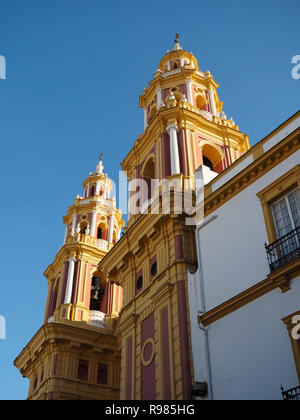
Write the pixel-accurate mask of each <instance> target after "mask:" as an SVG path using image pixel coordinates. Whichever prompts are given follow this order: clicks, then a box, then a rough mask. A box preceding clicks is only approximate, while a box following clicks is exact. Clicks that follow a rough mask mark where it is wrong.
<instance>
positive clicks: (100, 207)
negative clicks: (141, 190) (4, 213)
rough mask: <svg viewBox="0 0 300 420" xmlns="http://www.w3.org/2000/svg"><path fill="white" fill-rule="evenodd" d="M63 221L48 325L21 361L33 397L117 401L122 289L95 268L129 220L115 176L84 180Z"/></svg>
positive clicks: (51, 276) (50, 273) (50, 274)
mask: <svg viewBox="0 0 300 420" xmlns="http://www.w3.org/2000/svg"><path fill="white" fill-rule="evenodd" d="M83 187H84V197H79V196H77V198H76V199H75V202H74V204H73V205H72V206H71V207H70V208H69V209H68V212H67V215H66V216H64V218H63V221H64V223H65V226H66V233H65V239H64V245H63V246H62V248H61V249H60V250H59V252H58V254H57V255H56V257H55V259H54V262H53V263H52V264H51V265H50V266H49V267H48V268H47V270H46V272H45V276H46V277H47V279H48V286H49V291H48V298H47V304H46V310H45V318H44V324H43V326H42V327H41V329H40V330H39V331H38V332H37V334H36V335H35V336H34V337H33V339H32V340H31V341H30V342H29V344H28V345H27V346H26V347H25V348H24V350H23V351H22V352H21V354H20V355H19V356H18V358H17V359H16V361H15V365H16V367H17V368H18V369H19V370H20V371H21V373H22V375H23V376H24V377H27V378H29V379H30V388H29V393H28V399H34V400H36V399H118V398H119V385H120V354H119V350H118V344H117V338H116V336H115V334H114V331H113V328H114V324H115V323H116V318H117V316H118V312H119V310H120V308H121V306H122V299H123V294H122V288H121V287H119V286H117V285H115V284H112V283H111V282H110V281H108V280H107V278H106V277H105V276H104V275H103V274H100V273H99V272H98V271H97V265H98V263H99V261H100V260H101V259H102V258H103V257H104V256H105V255H106V254H107V253H108V252H109V250H110V249H111V248H112V247H113V245H114V244H115V243H116V242H117V241H118V240H119V238H120V232H121V228H122V227H123V221H122V218H121V213H120V211H119V210H118V209H117V208H116V202H115V199H113V198H110V192H111V188H112V184H111V181H110V180H109V178H108V177H107V175H106V174H104V173H103V164H102V159H101V157H100V161H99V164H98V166H97V170H96V172H94V173H91V174H90V175H89V177H88V178H87V179H86V180H85V182H84V184H83Z"/></svg>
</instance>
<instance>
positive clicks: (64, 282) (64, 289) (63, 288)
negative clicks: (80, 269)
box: [60, 261, 69, 305]
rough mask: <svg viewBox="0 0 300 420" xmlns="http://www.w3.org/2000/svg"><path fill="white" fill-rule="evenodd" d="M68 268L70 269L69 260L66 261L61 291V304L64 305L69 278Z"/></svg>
mask: <svg viewBox="0 0 300 420" xmlns="http://www.w3.org/2000/svg"><path fill="white" fill-rule="evenodd" d="M68 270H69V262H68V261H66V262H65V270H64V276H63V279H62V280H63V287H62V291H61V299H60V304H61V305H62V304H63V303H64V301H65V294H66V287H67V279H68Z"/></svg>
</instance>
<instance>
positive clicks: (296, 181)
mask: <svg viewBox="0 0 300 420" xmlns="http://www.w3.org/2000/svg"><path fill="white" fill-rule="evenodd" d="M297 189H300V165H299V164H298V165H296V166H294V167H293V168H292V169H290V170H289V171H288V172H286V173H285V174H284V175H282V176H281V177H280V178H278V179H276V180H275V181H274V182H273V183H271V184H270V185H268V186H267V187H266V188H264V189H263V190H262V191H260V192H258V193H257V197H258V198H259V200H260V202H261V206H262V211H263V215H264V220H265V225H266V230H267V235H268V240H269V243H270V244H271V243H273V242H275V241H277V240H278V239H279V238H278V235H277V227H276V223H275V220H274V217H273V210H272V206H273V204H276V203H277V202H278V201H280V200H281V199H282V198H283V197H285V196H287V195H289V194H290V193H292V192H293V191H295V190H297Z"/></svg>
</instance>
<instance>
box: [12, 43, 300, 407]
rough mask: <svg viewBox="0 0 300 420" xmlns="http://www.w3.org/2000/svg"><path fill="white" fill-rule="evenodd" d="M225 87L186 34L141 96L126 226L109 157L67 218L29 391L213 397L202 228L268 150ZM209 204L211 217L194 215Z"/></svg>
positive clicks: (54, 395)
mask: <svg viewBox="0 0 300 420" xmlns="http://www.w3.org/2000/svg"><path fill="white" fill-rule="evenodd" d="M217 90H218V83H217V82H216V81H215V80H214V78H213V76H212V75H211V73H210V72H202V71H201V70H200V69H199V66H198V62H197V59H196V58H195V57H194V55H193V54H192V53H189V52H187V51H185V50H183V49H182V47H181V46H180V44H179V42H178V37H176V41H175V45H174V47H173V49H172V51H170V52H169V51H167V53H166V55H165V56H164V57H163V58H162V60H161V61H160V63H159V64H158V69H157V71H156V72H155V74H154V79H153V80H151V81H150V82H149V84H148V86H147V88H145V89H144V90H143V92H142V95H141V96H140V99H139V106H140V108H141V109H142V110H143V113H144V133H143V134H141V135H139V136H138V138H137V139H136V141H135V143H134V145H133V147H132V148H131V150H129V152H128V154H127V156H126V157H125V158H124V160H123V162H122V163H121V166H122V169H123V171H124V173H125V174H126V176H127V179H128V183H129V211H130V214H129V216H128V222H127V225H126V227H125V226H124V221H123V220H122V214H121V212H120V211H119V210H118V208H117V206H116V201H115V200H114V199H112V198H110V191H111V181H110V180H109V178H108V175H107V174H105V173H104V172H103V169H104V168H103V163H102V156H101V157H100V159H99V163H98V166H97V168H96V171H95V172H92V173H91V174H90V175H89V176H88V177H87V179H86V180H85V182H84V184H83V187H84V194H83V196H82V197H80V196H77V197H76V199H75V201H74V204H73V205H72V206H71V207H69V209H68V211H67V214H66V216H64V218H63V222H64V224H65V226H66V233H65V238H64V243H63V246H62V247H61V249H60V250H59V252H58V254H57V255H56V256H55V259H54V262H53V263H52V264H51V265H50V266H49V267H48V268H47V270H46V272H45V276H46V277H47V279H48V288H49V291H48V298H47V302H46V309H45V317H44V323H43V325H42V326H41V328H40V330H39V331H38V332H37V333H36V335H35V336H34V337H33V338H32V340H31V341H30V342H29V343H28V344H27V346H26V347H25V348H24V349H23V351H22V352H21V353H20V355H19V356H18V357H17V359H16V360H15V365H16V367H17V368H18V369H19V370H20V372H21V374H22V375H23V376H24V377H27V378H29V379H30V387H29V392H28V399H31V400H38V399H48V400H59V399H99V400H101V399H102V400H109V399H111V400H117V399H122V400H126V399H127V400H156V399H157V400H188V399H192V398H199V397H201V398H213V393H212V379H211V372H207V371H205V369H204V368H203V366H205V365H203V363H205V360H206V359H205V354H206V353H205V342H204V344H203V340H202V337H201V331H202V330H203V331H205V333H204V334H206V328H207V327H206V324H205V322H206V320H203V318H201V316H202V317H205V316H206V311H204V310H202V309H201V301H200V300H199V299H200V297H199V290H200V289H199V284H198V283H199V281H200V280H199V269H200V268H199V267H200V266H201V264H202V263H201V261H202V255H201V252H200V248H199V238H198V232H199V226H200V225H201V223H203V220H202V219H203V217H204V225H205V223H206V220H207V217H210V215H212V217H215V214H214V213H213V212H214V211H218V209H219V207H220V202H221V201H220V200H223V199H224V197H225V196H226V197H227V195H226V191H224V192H223V189H222V188H225V187H223V181H224V180H225V181H226V182H224V185H225V186H227V184H228V182H229V183H230V179H231V178H234V177H235V176H238V175H237V172H239V171H240V170H243V168H244V166H245V164H244V163H243V162H246V163H247V162H248V161H249V156H250V160H251V157H252V155H255V156H256V157H257V159H260V158H261V154H264V150H263V148H262V146H261V147H260V146H257V147H256V148H254V149H253V151H251V149H250V144H249V138H248V135H247V134H244V133H242V132H241V131H240V130H239V127H238V126H237V125H236V123H235V122H234V121H233V119H232V118H230V119H229V118H227V116H226V115H225V113H224V111H223V103H222V102H221V101H220V99H219V96H218V91H217ZM293 144H294V143H293ZM293 147H295V144H294V146H293ZM298 147H299V146H298ZM243 165H244V166H243ZM198 168H201V176H200V181H201V185H202V187H203V188H202V193H203V194H202V195H203V197H204V202H205V205H204V207H203V204H201V203H200V204H199V200H198V199H197V188H198V184H197V179H198V178H199V177H198V171H197V170H198ZM240 168H242V169H240ZM249 176H250V179H251V177H252V175H251V173H250V175H249ZM240 182H241V183H242V184H241V185H243V180H241V181H240ZM216 185H218V186H219V185H220V188H221V190H222V192H221V193H220V195H219V194H218V191H217V188H216V187H215V186H216ZM262 190H263V188H262ZM219 196H220V197H219ZM223 196H224V197H223ZM207 200H208V203H206V201H207ZM186 202H188V205H186ZM197 206H198V207H197ZM199 206H200V207H201V206H202V210H203V212H204V213H203V217H202V218H201V220H198V219H197V217H196V218H195V217H194V213H195V211H196V213H197V214H198V211H197V210H198V209H199ZM220 209H221V207H220ZM200 214H201V211H200ZM187 219H191V220H192V222H190V223H187ZM240 222H241V223H242V220H240ZM225 223H226V222H225ZM244 226H245V228H246V226H247V225H246V223H245V224H244ZM123 228H124V229H123ZM122 229H123V232H122V234H121V230H122ZM209 235H210V238H212V237H213V233H210V234H209ZM229 238H230V236H229ZM271 239H273V238H271ZM271 239H270V240H271ZM229 240H230V239H229ZM220 243H222V242H220ZM218 245H220V244H216V247H215V248H214V247H213V245H211V246H212V248H208V249H210V253H209V255H207V256H206V258H207V264H211V263H212V261H213V260H214V256H215V255H216V252H218V255H221V254H222V253H224V251H225V254H226V252H227V250H229V248H230V247H229V246H227V250H226V244H223V248H224V249H223V250H222V251H221V250H217V248H218ZM215 261H216V262H217V265H218V259H215ZM222 261H223V260H222ZM226 261H227V259H226ZM226 261H225V260H224V261H223V263H222V270H225V271H226V270H227V269H229V267H227V268H226ZM238 264H239V260H238V261H236V265H238ZM215 268H216V267H215ZM192 273H194V274H192ZM238 275H239V276H240V273H238ZM221 277H222V276H221ZM213 280H214V281H215V282H217V283H218V282H219V281H220V282H221V284H222V285H223V286H222V287H223V288H225V289H224V294H222V293H221V291H222V288H221V286H220V287H219V286H218V284H215V286H214V287H213V286H211V287H213V291H214V290H215V289H214V288H216V289H218V290H219V292H220V293H221V294H222V296H220V297H219V300H222V299H224V297H225V296H227V295H228V294H230V289H229V288H227V287H226V286H225V285H224V283H222V281H221V280H222V278H220V275H218V276H214V277H213ZM278 281H279V280H278ZM274 282H275V283H276V281H275V280H274ZM212 284H213V283H212ZM209 287H210V286H209ZM213 291H212V292H211V294H213ZM209 308H210V305H209ZM210 309H213V308H210ZM200 310H202V312H199V311H200ZM200 315H201V316H200ZM199 316H200V318H199ZM207 325H208V324H207ZM199 327H200V329H199ZM203 346H204V347H203ZM203 358H204V359H205V360H204V359H203ZM203 369H204V370H203ZM220 395H221V394H220Z"/></svg>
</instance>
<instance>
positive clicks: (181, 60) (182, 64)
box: [179, 57, 184, 67]
mask: <svg viewBox="0 0 300 420" xmlns="http://www.w3.org/2000/svg"><path fill="white" fill-rule="evenodd" d="M179 62H180V67H183V66H184V60H183V57H180V59H179Z"/></svg>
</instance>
